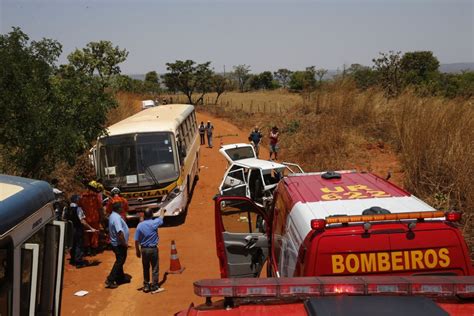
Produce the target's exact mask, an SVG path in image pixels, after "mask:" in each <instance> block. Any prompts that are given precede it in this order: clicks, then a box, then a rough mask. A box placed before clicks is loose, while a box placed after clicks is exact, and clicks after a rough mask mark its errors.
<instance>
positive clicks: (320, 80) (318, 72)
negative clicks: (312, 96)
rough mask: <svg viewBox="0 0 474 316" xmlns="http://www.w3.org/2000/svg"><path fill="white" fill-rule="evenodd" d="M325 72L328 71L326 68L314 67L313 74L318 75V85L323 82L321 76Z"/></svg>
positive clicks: (322, 76)
mask: <svg viewBox="0 0 474 316" xmlns="http://www.w3.org/2000/svg"><path fill="white" fill-rule="evenodd" d="M327 73H328V70H327V69H323V68H319V69H316V71H315V75H316V77H318V83H319V85H321V83H322V82H323V78H324V76H325V75H326V74H327Z"/></svg>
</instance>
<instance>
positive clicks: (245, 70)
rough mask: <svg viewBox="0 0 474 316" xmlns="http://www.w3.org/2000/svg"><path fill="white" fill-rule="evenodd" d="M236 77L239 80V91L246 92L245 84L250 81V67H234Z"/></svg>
mask: <svg viewBox="0 0 474 316" xmlns="http://www.w3.org/2000/svg"><path fill="white" fill-rule="evenodd" d="M233 68H234V76H235V78H236V79H237V82H238V85H239V91H240V92H244V91H245V84H246V83H247V81H248V80H249V79H250V66H247V65H245V64H244V65H237V66H234V67H233Z"/></svg>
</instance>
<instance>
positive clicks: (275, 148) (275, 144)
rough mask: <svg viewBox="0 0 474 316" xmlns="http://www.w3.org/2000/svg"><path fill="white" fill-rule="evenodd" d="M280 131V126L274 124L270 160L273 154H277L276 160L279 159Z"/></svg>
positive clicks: (271, 134) (271, 135)
mask: <svg viewBox="0 0 474 316" xmlns="http://www.w3.org/2000/svg"><path fill="white" fill-rule="evenodd" d="M279 136H280V133H279V132H278V127H276V126H273V127H272V130H271V132H270V160H272V154H275V160H277V159H278V150H279V147H278V137H279Z"/></svg>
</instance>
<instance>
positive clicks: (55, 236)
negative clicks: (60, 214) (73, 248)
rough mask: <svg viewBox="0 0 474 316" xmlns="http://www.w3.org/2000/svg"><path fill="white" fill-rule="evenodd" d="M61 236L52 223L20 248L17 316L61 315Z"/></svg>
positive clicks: (58, 226)
mask: <svg viewBox="0 0 474 316" xmlns="http://www.w3.org/2000/svg"><path fill="white" fill-rule="evenodd" d="M64 233H65V223H64V222H60V221H54V222H53V223H52V224H47V225H45V226H44V227H42V228H41V229H39V230H38V231H37V232H36V233H35V234H34V235H33V236H31V237H30V238H29V239H28V240H27V241H26V242H25V243H23V244H22V245H21V249H20V251H21V259H20V302H21V304H20V315H60V304H61V291H62V278H63V267H64V242H65V240H64Z"/></svg>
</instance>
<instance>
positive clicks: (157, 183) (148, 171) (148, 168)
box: [138, 159, 160, 185]
mask: <svg viewBox="0 0 474 316" xmlns="http://www.w3.org/2000/svg"><path fill="white" fill-rule="evenodd" d="M138 161H140V165H141V167H142V168H144V170H145V174H149V175H150V178H151V180H152V181H153V183H154V184H155V185H160V183H159V182H158V180H157V179H156V177H155V175H154V174H153V171H151V168H150V166H146V165H145V163H144V162H143V159H139V160H138Z"/></svg>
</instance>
